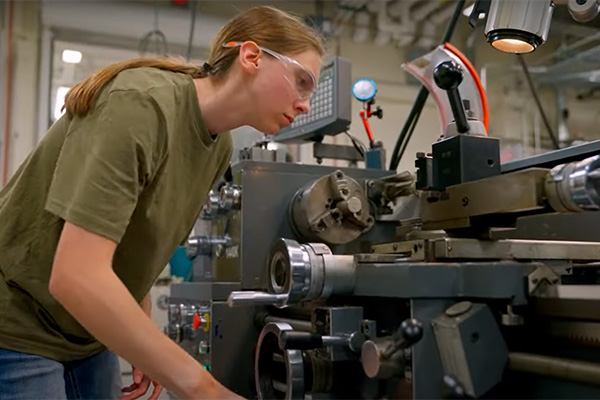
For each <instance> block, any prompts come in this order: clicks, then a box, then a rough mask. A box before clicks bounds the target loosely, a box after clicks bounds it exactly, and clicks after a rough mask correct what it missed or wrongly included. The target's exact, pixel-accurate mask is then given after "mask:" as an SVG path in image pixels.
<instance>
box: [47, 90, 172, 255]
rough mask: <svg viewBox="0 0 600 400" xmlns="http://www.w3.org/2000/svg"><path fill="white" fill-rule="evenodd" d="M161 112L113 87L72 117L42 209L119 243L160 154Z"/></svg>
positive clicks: (151, 102) (151, 103)
mask: <svg viewBox="0 0 600 400" xmlns="http://www.w3.org/2000/svg"><path fill="white" fill-rule="evenodd" d="M161 115H162V114H161V113H160V111H159V109H158V106H157V105H156V103H155V102H154V100H153V99H152V98H151V97H149V96H148V95H146V94H143V93H140V92H137V91H114V92H111V93H110V94H109V95H108V96H107V99H106V101H105V102H104V103H102V104H100V105H97V106H96V107H94V109H93V111H92V112H90V113H88V114H87V115H86V116H85V117H76V118H74V119H73V121H72V122H71V125H70V127H69V130H68V132H67V134H66V137H65V141H64V144H63V147H62V149H61V152H60V155H59V158H58V161H57V164H56V167H55V171H54V175H53V179H52V182H51V185H50V188H49V191H48V197H47V199H46V205H45V208H46V210H47V211H49V212H51V213H53V214H55V215H57V216H58V217H60V218H62V219H64V220H65V221H69V222H71V223H73V224H75V225H77V226H80V227H82V228H84V229H86V230H89V231H91V232H94V233H96V234H98V235H101V236H104V237H106V238H108V239H111V240H113V241H115V242H117V243H119V242H120V240H121V238H122V237H123V234H124V233H125V230H126V228H127V226H128V224H129V221H130V218H131V215H132V214H133V211H134V210H135V207H136V205H137V201H138V197H139V195H140V193H141V191H142V190H143V188H144V187H145V186H146V185H147V184H148V183H149V181H150V180H151V179H152V176H153V172H154V171H155V170H156V167H157V165H156V164H157V162H158V160H159V158H160V157H159V153H160V136H161V121H162V119H161Z"/></svg>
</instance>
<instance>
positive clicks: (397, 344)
mask: <svg viewBox="0 0 600 400" xmlns="http://www.w3.org/2000/svg"><path fill="white" fill-rule="evenodd" d="M422 337H423V324H422V323H421V322H420V321H418V320H416V319H414V318H413V319H405V320H404V321H402V323H401V324H400V329H398V331H397V332H396V333H395V334H394V345H393V346H390V347H388V348H387V349H386V350H385V351H384V352H383V354H382V356H383V357H384V358H389V357H391V356H392V355H393V354H394V353H396V352H397V351H398V350H403V349H406V348H408V347H411V346H413V345H415V344H416V343H417V342H418V341H419V340H421V338H422Z"/></svg>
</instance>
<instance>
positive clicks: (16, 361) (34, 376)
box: [0, 349, 121, 400]
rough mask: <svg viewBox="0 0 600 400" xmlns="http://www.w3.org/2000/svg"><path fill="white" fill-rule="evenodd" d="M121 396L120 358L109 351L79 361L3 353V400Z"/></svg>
mask: <svg viewBox="0 0 600 400" xmlns="http://www.w3.org/2000/svg"><path fill="white" fill-rule="evenodd" d="M120 392H121V371H120V368H119V359H118V357H117V356H116V355H115V354H113V353H111V352H110V351H108V350H105V351H103V352H102V353H100V354H97V355H95V356H92V357H88V358H85V359H83V360H79V361H72V362H58V361H54V360H50V359H48V358H44V357H40V356H35V355H32V354H25V353H19V352H16V351H10V350H4V349H0V399H2V400H25V399H39V400H41V399H44V400H46V399H47V400H55V399H56V400H58V399H60V400H64V399H69V400H71V399H81V400H84V399H85V400H87V399H90V400H92V399H94V400H96V399H117V398H118V396H119V394H120Z"/></svg>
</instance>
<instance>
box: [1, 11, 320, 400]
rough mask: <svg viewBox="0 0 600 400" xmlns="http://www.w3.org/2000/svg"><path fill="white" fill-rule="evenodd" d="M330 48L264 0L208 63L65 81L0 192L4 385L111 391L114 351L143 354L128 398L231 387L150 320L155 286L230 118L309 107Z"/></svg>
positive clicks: (258, 119) (130, 356)
mask: <svg viewBox="0 0 600 400" xmlns="http://www.w3.org/2000/svg"><path fill="white" fill-rule="evenodd" d="M322 56H323V47H322V42H321V40H320V38H319V36H318V35H317V34H316V33H315V32H314V31H313V30H312V29H310V28H309V27H307V26H306V25H304V23H303V22H302V21H301V20H299V19H297V18H295V17H292V16H290V15H288V14H286V13H284V12H282V11H279V10H277V9H275V8H271V7H258V8H253V9H250V10H249V11H246V12H244V13H242V14H240V15H238V16H237V17H235V18H233V19H232V20H231V21H229V22H228V23H227V24H226V25H225V26H224V27H223V29H222V30H221V31H220V33H219V34H218V35H217V37H216V39H215V41H214V43H213V46H212V50H211V53H210V57H209V59H208V62H207V63H206V64H204V65H203V66H202V67H200V68H199V67H195V66H191V65H187V64H183V63H180V62H179V61H174V60H168V59H134V60H129V61H125V62H121V63H117V64H114V65H111V66H108V67H106V68H105V69H103V70H101V71H99V72H97V73H96V74H94V75H92V76H91V77H89V78H88V79H86V80H85V81H83V82H81V83H80V84H78V85H77V86H75V87H74V88H73V89H72V90H71V91H70V92H69V93H68V95H67V97H66V102H65V108H66V114H65V116H63V117H62V118H61V119H60V120H59V121H57V122H56V123H55V124H54V125H53V126H52V127H51V128H50V130H49V131H48V133H47V134H46V135H45V137H44V138H43V140H42V141H41V142H40V143H39V145H38V147H37V148H36V149H35V150H34V151H33V152H32V153H31V155H30V156H29V157H28V158H27V160H25V162H24V163H23V164H22V165H21V167H20V168H19V170H18V171H17V172H16V174H15V175H14V177H13V178H12V179H11V181H10V182H9V183H8V185H7V186H6V187H5V188H4V189H3V190H2V191H1V192H0V398H2V399H25V398H28V399H29V398H35V399H60V398H69V399H98V398H116V397H118V396H119V391H120V378H119V377H120V373H119V366H118V360H117V356H116V355H115V353H116V354H118V355H120V356H122V357H123V358H124V359H126V360H127V361H129V362H130V363H131V364H132V365H134V366H135V368H134V384H133V385H132V386H130V387H128V388H125V389H123V390H124V392H125V394H124V396H125V398H126V399H134V398H137V397H139V396H141V395H143V394H144V393H146V391H147V390H148V388H149V386H150V384H151V383H152V384H153V385H154V389H153V394H152V396H151V398H153V399H154V398H156V397H157V396H158V394H159V393H160V391H161V385H162V386H164V387H166V388H168V389H170V390H171V391H172V392H174V393H175V394H176V395H177V396H178V397H181V398H186V399H190V398H196V399H200V398H207V399H221V398H222V399H224V398H229V399H230V398H235V397H236V395H235V394H233V393H232V392H230V391H229V390H227V389H226V388H225V387H223V386H222V385H221V384H219V383H218V382H216V381H215V379H214V378H212V376H211V375H210V374H209V373H208V372H206V371H205V370H204V368H203V367H202V366H201V365H200V364H199V363H197V362H196V361H195V360H194V359H193V358H192V357H191V356H189V355H188V354H187V353H186V352H185V351H183V350H182V349H181V348H180V347H179V346H177V345H176V344H175V343H173V342H172V341H171V340H169V339H168V338H167V337H166V336H165V335H164V334H163V333H162V332H161V331H160V330H159V329H158V328H157V327H156V326H155V324H154V323H153V322H152V320H151V319H150V318H149V316H148V314H149V310H150V301H149V296H148V294H149V290H150V288H151V286H152V284H153V282H154V280H155V278H156V277H157V276H158V274H159V273H160V271H161V270H162V269H163V268H164V266H165V265H166V264H167V262H168V260H169V257H170V256H171V254H172V253H173V251H174V250H175V248H176V247H177V245H178V244H179V243H181V242H182V241H184V240H185V239H186V238H187V236H188V235H189V233H190V231H191V229H192V227H193V224H194V222H195V220H196V218H197V216H198V214H199V212H200V208H201V206H202V204H203V203H204V199H205V197H206V196H207V193H208V191H209V189H210V188H211V186H212V185H213V183H214V182H215V180H216V179H217V178H218V177H219V176H220V175H221V174H222V173H223V172H224V170H225V169H226V166H227V165H228V162H229V158H230V155H231V151H232V144H231V137H230V134H229V132H228V131H229V130H231V129H234V128H237V127H240V126H243V125H250V126H252V127H254V128H256V129H258V130H259V131H262V132H265V133H276V132H277V131H279V130H280V129H281V128H283V127H285V126H287V125H289V124H290V123H291V122H292V121H293V119H294V118H295V117H296V116H297V115H298V114H301V113H305V112H308V111H309V99H310V96H311V94H312V93H313V91H314V89H315V86H316V82H317V79H318V73H319V69H320V67H321V57H322ZM140 305H141V307H140ZM107 349H110V351H109V350H107ZM113 352H114V353H113ZM231 361H232V362H247V360H231ZM142 371H143V372H142Z"/></svg>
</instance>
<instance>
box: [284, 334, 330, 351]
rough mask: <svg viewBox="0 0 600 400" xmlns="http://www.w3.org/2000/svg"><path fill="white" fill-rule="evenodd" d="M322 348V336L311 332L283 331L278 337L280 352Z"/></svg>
mask: <svg viewBox="0 0 600 400" xmlns="http://www.w3.org/2000/svg"><path fill="white" fill-rule="evenodd" d="M320 347H323V336H321V335H319V334H318V333H312V332H295V331H283V332H281V334H280V335H279V348H280V349H281V350H312V349H318V348H320Z"/></svg>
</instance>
